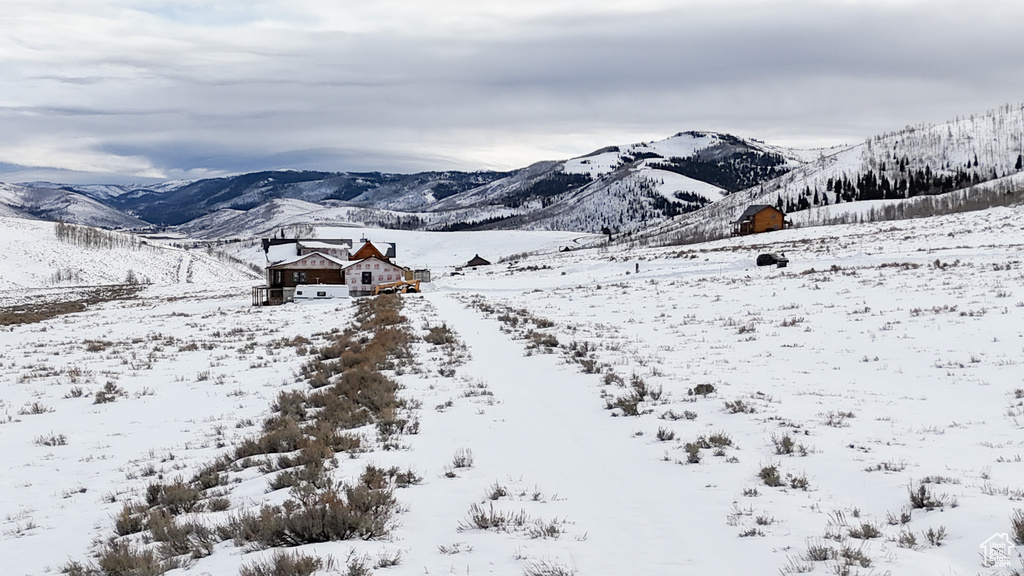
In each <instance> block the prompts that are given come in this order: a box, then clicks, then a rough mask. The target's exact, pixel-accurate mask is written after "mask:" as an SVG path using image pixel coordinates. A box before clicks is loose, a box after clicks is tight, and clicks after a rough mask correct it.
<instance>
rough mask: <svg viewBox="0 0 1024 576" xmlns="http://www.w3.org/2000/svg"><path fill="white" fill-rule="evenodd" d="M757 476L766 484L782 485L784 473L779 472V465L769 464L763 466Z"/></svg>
mask: <svg viewBox="0 0 1024 576" xmlns="http://www.w3.org/2000/svg"><path fill="white" fill-rule="evenodd" d="M757 477H758V478H760V479H761V481H762V482H764V483H765V485H766V486H772V487H776V486H782V485H783V481H782V475H781V474H779V467H778V465H776V464H769V465H767V466H762V467H761V470H760V471H759V472H758V473H757Z"/></svg>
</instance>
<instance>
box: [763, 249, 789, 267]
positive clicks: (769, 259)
mask: <svg viewBox="0 0 1024 576" xmlns="http://www.w3.org/2000/svg"><path fill="white" fill-rule="evenodd" d="M756 262H757V265H758V266H771V265H772V264H775V266H776V267H778V268H785V267H786V265H787V264H789V258H786V255H785V254H776V253H774V252H767V253H765V254H759V255H758V256H757V260H756Z"/></svg>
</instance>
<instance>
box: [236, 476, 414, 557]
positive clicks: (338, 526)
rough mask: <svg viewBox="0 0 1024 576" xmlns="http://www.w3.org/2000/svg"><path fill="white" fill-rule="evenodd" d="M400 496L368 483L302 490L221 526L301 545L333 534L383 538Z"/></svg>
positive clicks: (243, 536)
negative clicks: (295, 494) (370, 486)
mask: <svg viewBox="0 0 1024 576" xmlns="http://www.w3.org/2000/svg"><path fill="white" fill-rule="evenodd" d="M398 509H399V506H398V501H397V500H396V499H395V497H394V495H393V494H392V492H391V490H390V489H376V490H375V489H371V488H368V487H366V486H364V485H356V486H342V487H338V488H333V487H332V488H330V489H327V490H300V491H298V496H297V498H292V499H289V500H287V501H286V502H285V503H284V504H283V505H281V506H263V507H262V508H261V509H260V511H259V512H256V513H254V512H242V513H240V514H239V515H238V516H236V517H234V518H233V519H232V520H231V521H230V522H229V523H228V525H227V526H225V527H223V528H222V529H221V532H222V535H223V536H227V537H230V538H234V539H235V541H236V542H238V543H248V542H251V543H255V544H258V545H260V546H266V547H283V546H299V545H302V544H313V543H317V542H329V541H334V540H349V539H353V538H361V539H363V540H373V539H379V538H382V537H384V536H386V535H387V534H388V533H389V532H390V531H391V529H392V527H393V523H394V516H395V514H397V512H398Z"/></svg>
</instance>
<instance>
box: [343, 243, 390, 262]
mask: <svg viewBox="0 0 1024 576" xmlns="http://www.w3.org/2000/svg"><path fill="white" fill-rule="evenodd" d="M394 257H395V245H394V244H391V243H387V242H371V241H369V240H365V241H364V242H363V245H362V246H361V247H360V248H359V250H356V251H355V252H353V253H352V254H351V255H350V256H349V257H348V259H349V260H366V259H367V258H380V259H381V260H383V261H385V262H390V261H391V259H392V258H394Z"/></svg>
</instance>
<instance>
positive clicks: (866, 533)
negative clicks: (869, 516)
mask: <svg viewBox="0 0 1024 576" xmlns="http://www.w3.org/2000/svg"><path fill="white" fill-rule="evenodd" d="M849 534H850V537H851V538H856V539H858V540H870V539H872V538H878V537H879V536H881V535H882V531H881V530H879V529H878V527H877V526H875V525H874V524H872V523H870V522H861V523H860V525H859V526H851V527H850V531H849Z"/></svg>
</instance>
